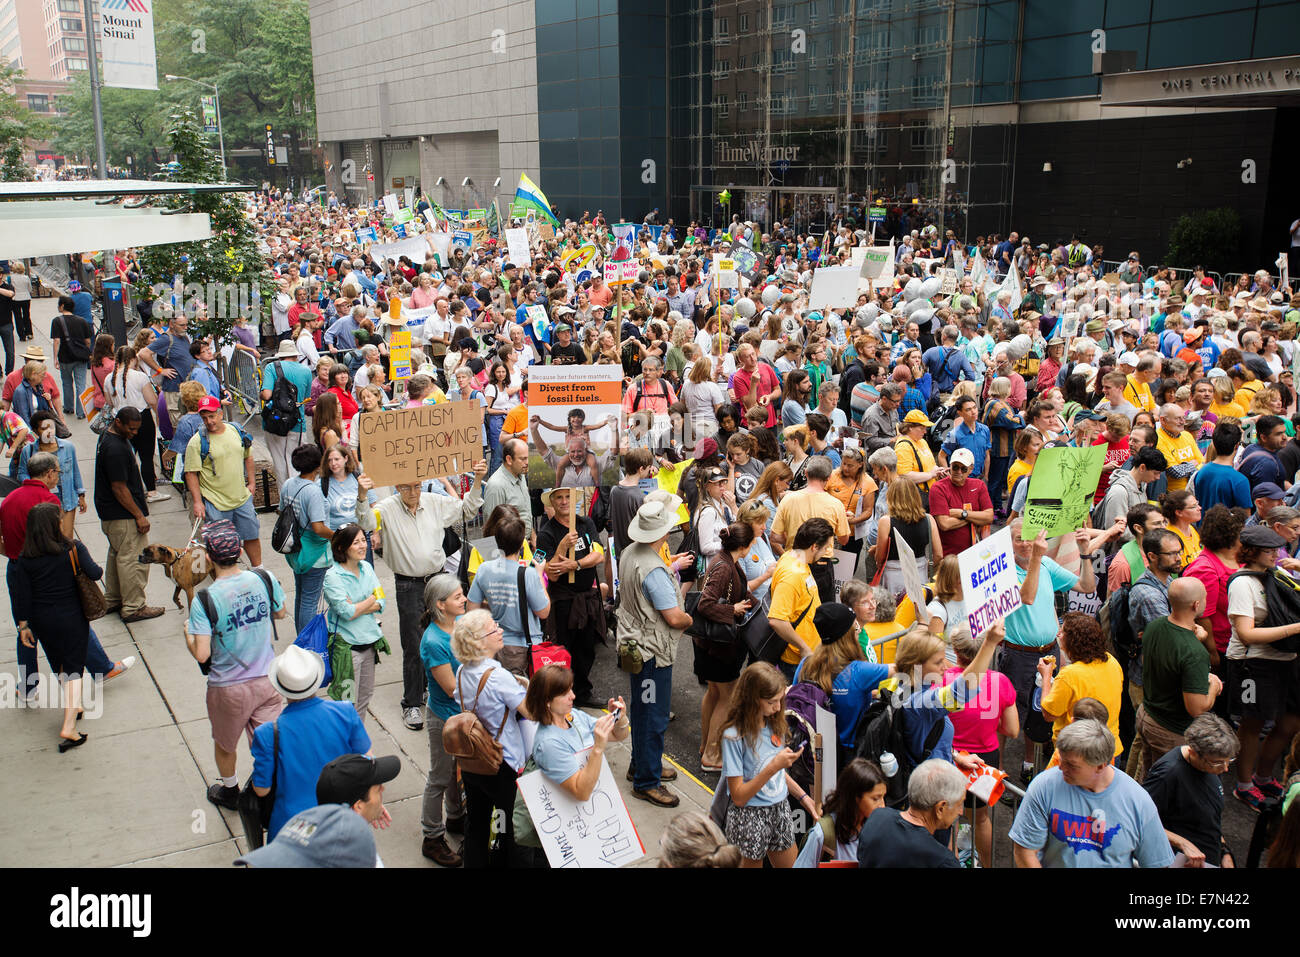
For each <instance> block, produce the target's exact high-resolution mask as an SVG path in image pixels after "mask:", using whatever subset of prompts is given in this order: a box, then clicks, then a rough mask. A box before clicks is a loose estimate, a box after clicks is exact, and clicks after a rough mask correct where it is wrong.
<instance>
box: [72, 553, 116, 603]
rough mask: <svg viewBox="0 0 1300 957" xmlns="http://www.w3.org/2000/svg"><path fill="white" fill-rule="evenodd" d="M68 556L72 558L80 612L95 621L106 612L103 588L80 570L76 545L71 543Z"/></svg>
mask: <svg viewBox="0 0 1300 957" xmlns="http://www.w3.org/2000/svg"><path fill="white" fill-rule="evenodd" d="M68 557H69V558H71V559H72V580H73V582H74V583H75V584H76V586H77V598H78V599H79V600H80V602H81V613H82V614H83V615H85V616H86V621H96V620H97V619H100V618H103V617H104V615H106V614H108V600H107V599H106V598H105V597H104V590H103V589H102V588H100V587H99V583H98V582H95V581H92V580H91V578H90V576H89V575H87V574H86V573H85V572H83V571H82V570H81V566H79V565H78V564H77V546H76V545H73V546H72V548H71V549H70V550H69V551H68Z"/></svg>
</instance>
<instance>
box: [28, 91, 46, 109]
mask: <svg viewBox="0 0 1300 957" xmlns="http://www.w3.org/2000/svg"><path fill="white" fill-rule="evenodd" d="M27 109H29V110H31V111H32V112H33V113H48V112H50V97H49V94H48V93H28V94H27Z"/></svg>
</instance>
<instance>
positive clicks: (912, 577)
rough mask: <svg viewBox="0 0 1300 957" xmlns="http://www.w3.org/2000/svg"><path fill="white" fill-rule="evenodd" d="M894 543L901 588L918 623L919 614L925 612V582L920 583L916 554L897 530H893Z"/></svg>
mask: <svg viewBox="0 0 1300 957" xmlns="http://www.w3.org/2000/svg"><path fill="white" fill-rule="evenodd" d="M894 542H895V544H897V545H898V564H899V566H900V568H901V570H902V572H903V588H904V589H905V590H906V591H907V597H908V598H910V599H912V605H913V606H914V607H915V608H916V615H917V620H918V621H919V620H920V617H921V612H922V611H924V610H925V606H926V601H925V582H923V581H921V570H920V569H919V568H918V567H917V564H916V552H914V551H912V546H911V545H909V544H907V542H906V541H904V540H903V534H902V532H900V531H899V530H898V529H894Z"/></svg>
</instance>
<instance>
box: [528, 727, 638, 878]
mask: <svg viewBox="0 0 1300 957" xmlns="http://www.w3.org/2000/svg"><path fill="white" fill-rule="evenodd" d="M584 753H585V754H586V755H587V757H588V759H590V756H591V749H590V748H589V749H587V751H586V752H584ZM597 760H600V762H601V764H600V774H599V775H598V776H597V778H596V787H595V789H594V790H593V791H592V792H591V797H589V798H587V800H585V801H577V800H574V798H573V797H572V796H570V794H569V793H568V792H567V791H565V790H564V789H563V788H561V787H560V786H559V785H558V784H556V783H555V782H554V781H552V780H550V779H549V778H548V777H546V775H545V774H543V773H542V772H541V771H532V772H530V773H528V774H525V775H524V776H523V777H521V778H520V779H519V780H518V781H517V782H516V783H517V784H518V786H519V793H520V794H522V795H523V798H524V803H525V804H526V805H527V806H528V815H529V816H530V817H531V818H532V819H533V827H534V828H535V829H536V831H537V837H538V839H539V840H540V841H541V844H542V849H543V850H544V851H545V852H546V860H547V862H548V863H549V864H550V865H551V867H553V868H561V867H621V866H622V865H624V864H630V863H632V862H633V861H637V860H640V859H641V858H643V857H645V845H643V844H642V843H641V836H640V835H639V834H637V832H636V826H635V825H634V824H633V823H632V817H631V815H630V814H628V813H627V805H626V804H625V803H623V795H622V794H620V793H619V790H618V785H617V784H616V783H615V782H614V775H613V774H612V773H611V772H610V770H609V762H608V761H605V760H603V759H600V758H598V759H597ZM583 764H584V765H585V764H586V762H585V761H584V762H583Z"/></svg>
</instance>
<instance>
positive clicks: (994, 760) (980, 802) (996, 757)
mask: <svg viewBox="0 0 1300 957" xmlns="http://www.w3.org/2000/svg"><path fill="white" fill-rule="evenodd" d="M976 756H977V757H978V758H979V759H980V760H981V761H983V762H984V763H985V764H987V765H988V766H989V767H991V768H999V767H1001V766H1002V749H1001V748H994V749H993V750H992V751H981V752H978V753H977V755H976ZM966 806H967V807H988V803H987V802H986V801H985V800H984V799H983V798H978V797H976V796H975V795H973V794H971V793H970V791H967V792H966Z"/></svg>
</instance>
